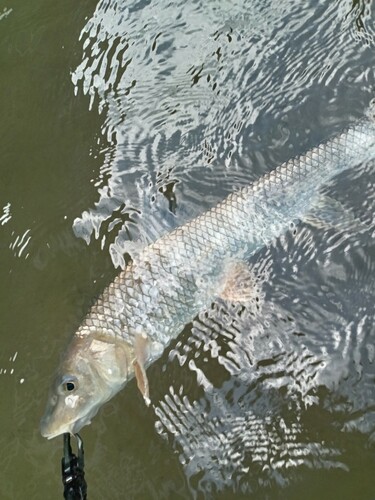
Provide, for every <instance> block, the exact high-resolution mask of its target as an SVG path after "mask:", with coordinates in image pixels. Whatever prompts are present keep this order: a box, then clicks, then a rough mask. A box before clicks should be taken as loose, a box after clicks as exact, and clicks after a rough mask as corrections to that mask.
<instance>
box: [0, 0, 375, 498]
mask: <svg viewBox="0 0 375 500" xmlns="http://www.w3.org/2000/svg"><path fill="white" fill-rule="evenodd" d="M69 2H71V3H69ZM69 6H70V7H71V8H69ZM373 16H374V1H371V0H353V1H350V0H343V1H339V0H336V1H331V0H319V1H318V0H311V1H309V2H305V1H302V0H300V1H297V0H283V1H279V0H265V1H263V0H252V1H251V2H240V1H231V2H229V1H223V0H209V1H206V2H203V1H201V0H197V1H195V2H173V3H171V2H169V3H168V2H165V1H164V0H155V1H153V2H148V1H146V0H140V1H138V0H137V1H132V0H130V1H128V2H121V1H119V0H103V1H97V4H96V5H95V2H91V1H89V0H87V1H85V0H83V1H81V2H79V4H78V3H77V2H75V1H74V0H67V2H64V3H59V2H48V1H45V0H34V2H22V1H20V2H18V1H17V0H16V1H14V2H8V4H7V5H6V6H5V7H4V6H3V7H0V27H1V30H2V37H1V39H0V52H1V61H2V68H3V71H2V72H1V73H0V80H1V83H2V88H3V89H4V92H2V93H1V96H0V99H2V101H1V103H2V110H3V118H4V119H3V120H2V121H1V123H0V126H1V137H2V141H1V148H2V151H1V167H0V168H1V174H2V175H1V179H0V245H1V251H2V253H1V262H0V272H1V273H2V274H1V279H0V295H1V297H0V306H1V307H2V310H1V326H0V330H1V332H0V338H1V346H2V348H1V351H0V383H1V384H2V385H1V391H2V392H1V394H2V411H1V412H0V425H1V434H0V435H1V440H0V443H1V449H2V454H1V457H0V496H1V498H10V499H14V498H44V497H46V491H48V492H49V491H52V490H53V491H54V493H51V495H50V496H51V497H52V496H53V497H58V496H59V494H61V493H62V488H61V483H60V459H61V452H62V448H61V441H59V440H53V441H52V442H51V441H49V442H47V441H46V440H43V439H42V438H41V437H40V435H39V432H38V428H37V427H38V420H39V417H40V413H41V411H42V405H43V403H44V401H43V402H42V401H41V399H43V400H44V398H45V390H46V388H47V384H48V382H49V380H48V379H49V376H50V375H51V373H52V371H53V369H54V367H55V365H56V363H57V361H58V357H59V353H60V352H61V350H62V349H63V348H64V346H65V345H66V343H67V341H68V338H69V336H70V335H71V334H72V333H73V331H74V330H75V328H76V327H77V326H78V324H79V322H80V321H81V319H82V318H83V316H84V314H85V312H86V310H87V307H88V304H89V303H90V301H91V300H92V299H93V297H94V296H95V295H96V294H98V293H99V292H100V290H101V289H102V287H103V286H104V284H105V283H106V282H108V281H109V280H110V279H111V276H113V275H114V273H115V271H114V269H113V268H114V267H122V266H124V264H125V260H126V258H127V256H126V255H125V256H124V252H125V253H128V254H130V255H132V254H133V253H134V252H137V251H138V249H139V248H140V247H141V246H142V245H144V244H145V243H148V242H149V241H152V240H154V239H155V238H156V237H157V236H158V235H160V234H162V233H164V232H165V231H168V230H169V229H170V228H171V227H174V226H176V225H177V224H180V223H181V222H184V221H186V220H187V219H189V218H191V217H193V216H194V215H196V214H198V213H201V212H203V211H204V210H206V209H207V208H209V207H210V206H212V205H213V204H215V203H216V202H217V201H219V200H221V199H223V198H224V197H225V196H226V194H227V193H229V192H230V191H232V190H233V189H235V188H236V187H238V186H241V185H244V184H246V183H248V182H251V181H252V180H254V179H257V178H259V177H260V176H261V175H262V174H264V173H265V172H269V171H270V170H271V169H272V168H274V167H275V166H276V165H278V164H280V163H281V162H282V161H284V160H286V159H288V158H290V157H291V156H293V155H296V154H298V153H302V152H304V151H305V150H307V149H309V148H310V147H311V146H313V145H315V144H317V143H319V142H320V141H321V140H324V139H326V138H327V137H328V136H330V135H331V134H332V133H333V132H336V131H338V130H339V129H340V128H341V127H342V126H345V125H347V123H348V122H350V121H352V120H353V119H354V118H357V117H362V116H363V114H364V111H365V109H366V108H367V106H368V102H369V100H370V99H371V98H372V97H374V95H373V93H374V88H375V81H374V80H375V79H374V36H375V30H374V24H373V18H374V17H373ZM80 32H81V35H80V37H79V33H80ZM374 166H375V165H374V162H372V163H370V164H367V165H360V166H358V167H356V168H355V169H352V170H351V171H349V172H347V173H346V174H345V175H342V176H340V177H339V178H338V179H337V180H336V181H335V183H334V184H332V185H331V186H328V187H327V188H326V192H325V193H324V194H325V195H328V196H330V197H331V198H333V199H335V200H338V202H339V203H340V204H341V205H342V207H343V213H345V214H346V216H345V217H343V218H342V219H341V218H340V220H339V221H338V222H337V223H336V224H334V225H332V226H328V227H317V226H316V225H313V224H312V223H311V221H308V220H305V221H303V222H302V223H301V224H300V225H298V226H296V227H291V228H290V230H289V231H288V232H287V233H286V234H285V235H283V236H282V237H281V238H279V239H278V240H277V241H275V242H274V243H273V244H272V245H270V246H269V247H268V248H264V249H263V250H262V251H261V252H259V253H258V254H257V255H256V256H254V258H253V259H252V260H251V261H250V262H249V266H251V268H252V270H256V271H257V272H258V273H259V276H260V278H259V282H258V285H259V293H257V296H256V298H257V299H258V300H256V299H255V300H254V303H253V304H252V307H248V308H244V307H239V306H238V305H233V304H227V303H224V302H219V301H218V302H217V303H214V304H212V306H211V307H210V308H209V310H208V311H202V312H201V314H200V315H199V316H198V317H197V318H196V319H195V321H194V322H193V323H192V324H191V325H187V327H186V328H185V331H184V332H183V333H182V334H181V335H180V336H179V337H178V339H175V340H174V341H173V342H172V344H171V347H170V349H169V350H168V351H167V352H165V353H164V355H163V357H162V359H161V360H159V361H158V362H156V363H154V364H153V365H152V366H151V367H150V368H149V370H148V373H149V379H150V385H151V397H152V406H151V408H146V407H145V405H144V403H143V401H142V398H141V397H140V396H139V395H138V392H137V389H136V386H135V383H133V382H131V383H130V384H129V385H128V386H127V387H126V389H125V390H124V391H123V392H122V393H121V394H120V395H118V397H116V398H115V399H113V400H112V401H111V402H110V403H108V404H107V405H106V406H105V407H103V409H102V410H101V412H100V413H99V414H98V415H97V417H96V418H95V419H94V421H93V424H92V425H91V426H90V427H87V428H86V429H84V430H83V437H84V441H85V445H86V475H87V479H88V487H89V498H111V499H115V498H121V499H122V498H124V497H126V498H136V499H144V498H157V499H161V498H222V499H226V500H227V499H229V498H236V499H237V498H249V497H251V498H261V499H264V498H275V499H280V498H288V499H289V500H290V499H298V500H299V499H300V498H305V499H306V498H311V499H314V500H316V498H320V499H323V498H324V499H327V500H328V499H330V500H331V499H332V498H340V499H347V500H349V499H350V500H352V499H354V498H355V499H357V498H358V499H360V500H362V499H363V500H364V499H366V500H372V499H373V498H374V486H373V463H374V446H375V398H374V380H375V370H374V366H375V348H374V340H375V338H374V337H375V330H374V290H375V287H374V285H375V283H374V279H375V278H374V276H375V274H374V266H375V252H374V250H375V248H374V227H375V226H374V221H373V214H374V204H375V183H374V175H373V172H374V170H373V169H374ZM348 214H350V217H349V223H348V222H347V221H348V217H347V216H348ZM74 219H75V220H74ZM73 220H74V223H73ZM72 226H73V231H72ZM73 232H74V233H73ZM75 235H76V236H78V238H77V237H76V236H75ZM84 241H86V242H87V243H89V245H88V246H86V245H85V244H84ZM111 273H112V274H111ZM333 492H334V493H333ZM47 496H48V495H47Z"/></svg>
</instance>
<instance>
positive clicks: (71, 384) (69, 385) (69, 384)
mask: <svg viewBox="0 0 375 500" xmlns="http://www.w3.org/2000/svg"><path fill="white" fill-rule="evenodd" d="M75 388H76V386H75V385H74V382H65V384H64V389H65V390H66V391H68V392H70V391H74V389H75Z"/></svg>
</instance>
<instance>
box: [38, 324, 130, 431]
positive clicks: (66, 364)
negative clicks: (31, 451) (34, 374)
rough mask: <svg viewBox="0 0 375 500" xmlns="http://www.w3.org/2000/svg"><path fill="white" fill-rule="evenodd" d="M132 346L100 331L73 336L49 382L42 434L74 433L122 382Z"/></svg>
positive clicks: (88, 420)
mask: <svg viewBox="0 0 375 500" xmlns="http://www.w3.org/2000/svg"><path fill="white" fill-rule="evenodd" d="M131 360H132V349H131V347H130V344H128V343H127V342H125V341H124V340H123V339H121V338H118V337H115V336H109V335H105V334H103V333H101V332H95V333H91V332H90V333H89V334H87V335H81V336H79V335H75V336H74V337H73V340H72V341H71V343H70V345H69V347H68V349H67V351H66V352H65V354H64V356H63V359H62V361H61V363H60V366H59V368H58V371H57V373H56V376H55V379H54V381H53V383H52V385H51V388H50V391H49V395H48V401H47V407H46V410H45V413H44V416H43V418H42V420H41V423H40V431H41V434H42V436H43V437H46V438H48V439H51V438H53V437H56V436H59V435H60V434H64V433H66V432H68V433H71V434H75V433H77V432H79V430H80V429H81V428H82V427H83V426H85V425H88V424H89V423H90V422H91V419H92V418H93V417H94V416H95V415H96V413H97V412H98V410H99V408H100V407H101V406H102V405H103V404H104V403H105V402H106V401H108V400H109V399H111V398H112V397H113V396H114V395H115V394H116V393H117V392H118V391H119V390H120V389H122V387H123V386H124V385H125V383H126V381H127V379H128V378H129V377H130V376H131V371H132V366H133V365H132V362H131Z"/></svg>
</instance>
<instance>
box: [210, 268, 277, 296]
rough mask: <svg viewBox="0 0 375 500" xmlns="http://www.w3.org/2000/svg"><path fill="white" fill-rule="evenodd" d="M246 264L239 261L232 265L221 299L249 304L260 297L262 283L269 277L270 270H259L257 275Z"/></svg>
mask: <svg viewBox="0 0 375 500" xmlns="http://www.w3.org/2000/svg"><path fill="white" fill-rule="evenodd" d="M253 271H254V270H253V269H251V268H250V267H249V265H248V264H247V263H246V262H243V261H238V262H233V263H232V264H230V265H229V266H228V267H227V269H226V270H225V276H224V282H223V287H222V289H221V291H220V294H219V295H220V298H221V299H223V300H225V301H229V302H238V303H241V304H244V305H245V304H249V303H250V302H253V301H255V300H257V297H258V298H259V295H260V289H261V283H260V281H261V282H263V281H264V280H265V279H266V277H267V271H268V269H262V270H258V272H257V274H255V273H254V272H253Z"/></svg>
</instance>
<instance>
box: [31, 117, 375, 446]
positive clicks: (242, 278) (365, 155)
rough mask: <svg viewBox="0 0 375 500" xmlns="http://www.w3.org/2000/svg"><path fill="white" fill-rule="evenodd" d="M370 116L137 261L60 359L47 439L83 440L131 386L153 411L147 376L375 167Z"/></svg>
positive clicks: (246, 294) (374, 126)
mask: <svg viewBox="0 0 375 500" xmlns="http://www.w3.org/2000/svg"><path fill="white" fill-rule="evenodd" d="M374 157H375V120H374V117H373V116H366V117H364V118H362V119H361V120H359V121H357V122H354V123H352V124H351V125H350V126H348V127H347V128H345V129H344V130H342V131H341V132H340V133H338V134H336V135H335V136H333V137H332V138H330V139H329V140H327V141H326V142H324V143H322V144H320V145H318V146H316V147H314V148H313V149H311V150H310V151H308V152H307V153H305V154H304V155H301V156H299V157H295V158H292V159H290V160H289V161H287V162H285V163H283V164H282V165H280V166H278V167H277V168H276V169H274V170H272V171H271V172H269V173H267V174H265V175H263V176H262V177H260V178H259V179H258V180H256V181H255V182H253V183H252V184H250V185H247V186H244V187H241V188H239V189H238V190H237V191H235V192H233V193H231V194H230V195H229V196H228V197H227V198H226V199H224V200H223V201H222V202H220V203H218V204H217V205H216V206H214V207H213V208H211V209H210V210H208V211H206V212H205V213H203V214H201V215H199V216H198V217H196V218H194V219H192V220H190V221H189V222H187V223H186V224H184V225H181V226H179V227H177V228H175V229H173V230H172V231H170V232H169V233H166V234H165V235H163V236H161V237H160V238H159V239H157V240H155V241H154V242H153V243H151V244H150V245H149V246H146V247H145V248H143V249H142V250H141V251H140V252H139V253H138V254H137V255H135V256H133V258H132V260H131V261H130V262H129V264H128V265H127V266H126V267H125V268H124V269H123V270H122V271H121V272H120V273H119V274H118V275H117V276H116V278H115V279H114V280H113V281H112V282H111V283H110V284H109V285H108V286H107V287H106V288H105V289H104V291H103V292H102V294H101V295H100V297H99V298H98V299H97V301H96V302H95V304H94V305H93V306H92V307H91V309H90V310H89V311H88V313H87V315H86V316H85V318H84V319H83V321H82V323H81V325H80V326H79V328H78V330H77V331H76V333H75V334H74V335H73V338H72V340H71V342H70V344H69V345H68V348H67V350H66V352H65V353H64V355H63V356H62V359H61V362H60V365H59V368H58V370H57V373H56V376H55V378H54V380H53V383H52V385H51V388H50V390H49V395H48V400H47V406H46V410H45V413H44V416H43V417H42V419H41V423H40V431H41V434H42V436H44V437H46V438H48V439H51V438H53V437H56V436H58V435H60V434H64V433H71V434H75V433H77V432H78V431H80V429H81V428H82V427H83V426H85V425H88V424H89V423H90V422H91V420H92V418H93V417H94V416H95V415H96V414H97V412H98V411H99V409H100V408H101V406H102V405H103V404H104V403H106V402H107V401H108V400H110V399H111V398H112V397H113V396H114V395H115V394H116V393H118V392H119V391H120V390H121V389H122V388H123V387H124V386H125V385H126V383H127V382H128V381H129V380H131V379H132V378H134V377H135V378H136V382H137V386H138V388H139V390H140V392H141V394H142V395H143V397H144V400H145V402H146V403H147V404H150V391H149V381H148V378H147V368H148V366H149V365H150V364H151V363H153V362H154V361H155V360H156V359H158V358H159V357H160V356H161V355H162V353H163V352H164V350H165V349H166V348H167V346H168V345H169V344H170V342H171V340H172V339H174V338H176V337H177V336H178V335H179V333H180V332H181V331H182V330H183V328H184V327H185V326H186V325H187V324H188V323H189V322H191V321H193V319H194V318H195V317H196V316H197V315H198V314H199V313H200V312H201V311H204V310H205V309H207V308H208V307H210V305H211V304H212V303H213V302H214V301H215V300H218V299H220V298H221V299H222V300H225V301H235V302H242V303H243V304H246V303H247V302H248V301H249V300H251V296H252V295H251V294H252V292H253V288H254V279H253V278H254V277H253V276H252V275H251V271H249V269H250V268H249V266H248V261H249V259H250V258H251V257H252V256H253V255H254V254H256V252H258V251H259V250H260V249H261V248H263V247H265V246H266V245H270V244H271V243H272V242H273V241H275V239H276V238H278V237H279V236H281V235H282V234H283V233H285V232H286V231H287V230H288V229H289V228H290V226H291V224H297V223H299V222H300V221H303V220H304V217H305V216H306V214H310V216H311V214H314V216H317V218H319V208H320V207H322V206H323V207H325V209H324V210H321V211H320V212H321V213H323V217H324V216H326V214H327V213H331V211H330V210H327V209H326V208H327V205H328V206H329V205H330V206H333V207H334V208H335V203H333V204H332V203H330V201H329V199H328V198H327V199H324V196H323V194H322V192H323V191H324V190H323V188H324V187H325V186H327V185H329V183H330V182H333V181H334V179H335V177H337V175H338V174H340V173H341V172H343V171H345V170H346V169H349V168H353V167H354V166H356V165H360V164H363V163H366V162H368V161H369V160H372V159H374Z"/></svg>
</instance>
